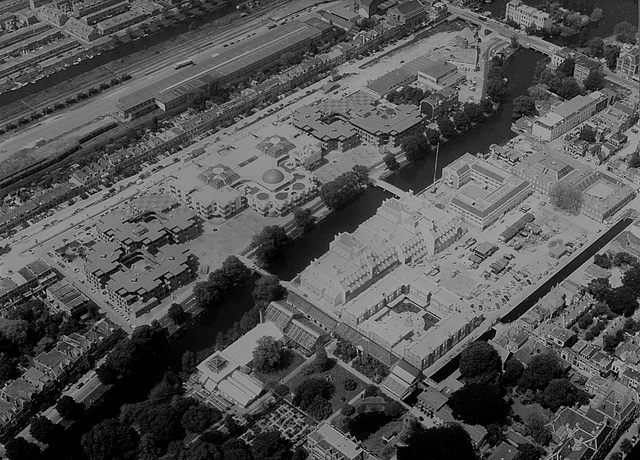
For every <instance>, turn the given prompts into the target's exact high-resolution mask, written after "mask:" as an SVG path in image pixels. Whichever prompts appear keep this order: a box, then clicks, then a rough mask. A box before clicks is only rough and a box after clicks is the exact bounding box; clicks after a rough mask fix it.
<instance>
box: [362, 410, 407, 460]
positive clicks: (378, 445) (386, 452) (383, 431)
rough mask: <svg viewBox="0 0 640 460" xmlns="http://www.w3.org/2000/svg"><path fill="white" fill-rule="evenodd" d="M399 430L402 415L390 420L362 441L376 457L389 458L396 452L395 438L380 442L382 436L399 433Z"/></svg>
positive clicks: (388, 436)
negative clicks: (387, 441)
mask: <svg viewBox="0 0 640 460" xmlns="http://www.w3.org/2000/svg"><path fill="white" fill-rule="evenodd" d="M401 431H402V417H400V418H398V419H396V420H392V421H391V422H389V423H387V424H386V425H385V426H383V427H382V428H380V429H379V430H378V431H376V432H375V433H373V434H372V435H371V436H369V438H368V439H367V440H365V441H364V442H363V444H364V447H365V449H367V450H368V451H369V452H371V453H372V454H374V455H375V456H377V457H378V458H381V459H382V460H389V459H390V458H391V457H393V455H394V454H395V453H396V447H395V439H393V440H392V441H391V442H390V443H388V444H385V443H383V442H382V438H383V437H387V438H390V437H391V434H392V433H393V432H396V433H400V432H401Z"/></svg>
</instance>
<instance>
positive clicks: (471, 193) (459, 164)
mask: <svg viewBox="0 0 640 460" xmlns="http://www.w3.org/2000/svg"><path fill="white" fill-rule="evenodd" d="M442 178H443V183H444V184H446V185H448V186H450V187H452V188H454V189H456V190H458V192H457V193H456V195H454V196H453V197H452V198H451V201H450V202H449V207H450V209H451V211H452V212H454V213H455V214H456V215H457V216H459V217H460V218H461V219H462V220H464V221H465V222H466V223H468V224H469V225H470V226H472V227H474V228H475V229H477V230H480V231H483V230H484V229H486V228H488V227H490V226H491V225H492V224H493V223H495V222H496V221H497V220H498V219H500V218H501V217H502V216H503V215H504V214H506V213H507V212H508V211H510V210H511V209H513V208H514V207H516V206H518V205H519V204H520V203H522V201H524V200H525V199H526V198H527V197H528V196H529V195H531V193H532V190H531V184H529V183H528V182H527V181H525V180H523V179H520V178H517V177H514V176H513V175H512V174H511V173H509V172H507V171H505V170H502V169H500V168H497V167H495V166H493V165H492V164H489V163H487V162H486V161H484V160H482V159H480V158H478V157H476V156H474V155H471V154H469V153H467V154H465V155H463V156H462V157H460V158H458V159H457V160H456V161H454V162H453V163H451V164H450V165H448V166H446V167H445V168H443V170H442Z"/></svg>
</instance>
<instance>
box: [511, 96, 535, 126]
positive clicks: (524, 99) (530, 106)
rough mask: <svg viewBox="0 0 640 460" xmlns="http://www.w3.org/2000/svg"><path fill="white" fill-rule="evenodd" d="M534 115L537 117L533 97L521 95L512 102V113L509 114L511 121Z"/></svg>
mask: <svg viewBox="0 0 640 460" xmlns="http://www.w3.org/2000/svg"><path fill="white" fill-rule="evenodd" d="M536 115H538V109H537V108H536V101H535V99H534V98H533V97H531V96H525V95H522V96H518V97H516V98H515V99H514V100H513V111H512V113H511V118H512V119H513V120H518V119H519V118H522V117H533V116H536Z"/></svg>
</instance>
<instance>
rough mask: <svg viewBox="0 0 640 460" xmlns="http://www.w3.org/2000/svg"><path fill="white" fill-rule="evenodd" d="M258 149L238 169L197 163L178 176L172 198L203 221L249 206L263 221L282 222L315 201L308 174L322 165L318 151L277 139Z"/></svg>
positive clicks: (207, 160)
mask: <svg viewBox="0 0 640 460" xmlns="http://www.w3.org/2000/svg"><path fill="white" fill-rule="evenodd" d="M255 149H256V150H255V153H256V155H254V156H252V157H250V158H249V159H247V160H246V161H243V162H241V163H240V164H238V165H237V166H235V167H233V168H232V167H230V166H227V165H223V164H220V163H217V161H218V159H217V157H216V159H215V160H211V159H210V158H209V157H203V158H200V159H198V162H197V163H195V164H193V165H190V166H188V167H186V168H184V169H182V170H181V171H179V172H178V173H176V178H175V179H174V180H172V181H171V182H169V191H170V193H171V194H172V195H173V196H174V197H176V198H177V199H178V200H180V201H181V202H183V203H185V204H186V205H187V206H189V207H190V208H191V209H192V210H193V211H195V212H196V213H197V214H198V215H199V216H200V217H202V218H204V219H210V218H213V217H223V218H229V217H231V216H233V215H235V214H237V213H238V212H240V211H242V210H243V209H245V208H246V207H247V206H249V207H251V208H253V209H255V210H256V211H257V212H259V213H260V214H262V215H264V216H267V215H268V216H280V215H284V214H287V213H288V212H289V211H290V210H291V209H292V208H293V207H295V206H299V205H302V204H304V203H306V202H307V201H308V200H309V199H311V198H313V197H314V196H316V194H317V192H318V184H317V181H316V177H315V175H314V174H313V173H312V172H310V171H309V169H312V168H313V167H315V166H316V165H317V163H318V162H319V161H320V160H322V151H321V149H320V148H319V147H317V146H313V145H307V146H304V147H303V148H302V149H298V148H297V147H296V145H294V144H293V143H291V142H289V140H287V139H286V138H285V137H283V136H278V135H274V136H271V137H269V138H267V139H264V140H263V141H261V142H259V143H257V144H256V146H255ZM212 161H213V162H212Z"/></svg>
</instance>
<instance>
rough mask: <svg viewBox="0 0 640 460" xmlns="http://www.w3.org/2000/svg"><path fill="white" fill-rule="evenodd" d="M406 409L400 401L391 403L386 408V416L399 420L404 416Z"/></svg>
mask: <svg viewBox="0 0 640 460" xmlns="http://www.w3.org/2000/svg"><path fill="white" fill-rule="evenodd" d="M404 412H405V409H404V407H403V406H402V404H400V403H399V402H398V401H395V400H393V401H389V402H388V403H387V404H386V406H384V415H386V416H387V417H391V418H398V417H400V416H401V415H402V414H404Z"/></svg>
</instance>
